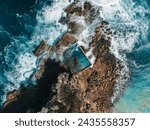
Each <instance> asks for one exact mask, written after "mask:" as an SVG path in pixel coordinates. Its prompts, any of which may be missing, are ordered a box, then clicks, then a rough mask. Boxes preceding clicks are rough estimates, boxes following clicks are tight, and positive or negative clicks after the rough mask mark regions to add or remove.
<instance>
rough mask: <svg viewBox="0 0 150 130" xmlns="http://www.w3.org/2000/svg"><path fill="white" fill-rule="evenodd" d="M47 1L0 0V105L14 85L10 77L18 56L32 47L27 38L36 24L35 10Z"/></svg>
mask: <svg viewBox="0 0 150 130" xmlns="http://www.w3.org/2000/svg"><path fill="white" fill-rule="evenodd" d="M51 3H52V2H51V0H46V1H45V0H0V105H1V102H2V101H4V100H3V99H4V98H5V95H6V93H7V92H8V91H10V90H13V89H17V87H16V84H15V82H16V81H15V80H14V81H12V80H11V77H13V76H14V75H16V73H17V67H16V65H17V64H18V56H19V55H20V54H21V53H26V52H31V51H32V50H33V49H34V46H33V47H30V46H29V43H28V41H31V40H30V39H32V38H31V37H32V35H33V33H34V30H35V27H36V25H37V19H36V16H37V12H38V11H39V10H41V8H42V7H43V6H44V5H51ZM10 72H11V73H10ZM15 72H16V73H15ZM13 73H14V75H13ZM13 78H14V79H15V76H14V77H13ZM17 78H18V77H16V79H17Z"/></svg>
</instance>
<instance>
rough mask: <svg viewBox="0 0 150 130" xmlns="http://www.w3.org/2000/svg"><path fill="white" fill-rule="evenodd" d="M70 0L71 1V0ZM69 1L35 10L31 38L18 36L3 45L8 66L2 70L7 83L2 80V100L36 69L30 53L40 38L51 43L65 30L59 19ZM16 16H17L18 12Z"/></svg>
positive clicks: (61, 1) (60, 0)
mask: <svg viewBox="0 0 150 130" xmlns="http://www.w3.org/2000/svg"><path fill="white" fill-rule="evenodd" d="M71 2H73V1H72V0H71ZM71 2H69V0H54V1H53V5H52V6H47V5H45V6H44V7H43V8H42V10H39V11H38V12H37V16H36V20H37V25H36V27H35V30H34V31H33V34H32V37H31V39H30V40H29V39H27V38H26V36H19V37H18V38H14V41H13V42H12V43H11V44H10V45H9V46H7V47H5V50H4V53H5V63H6V65H8V66H9V68H8V69H5V70H4V71H5V72H4V75H5V78H6V80H7V84H5V83H4V81H3V85H5V88H4V91H5V95H4V96H1V98H3V101H4V100H5V99H6V94H7V92H9V91H12V90H14V89H18V88H19V87H20V83H21V82H22V81H25V80H26V79H28V78H29V77H30V76H31V74H32V73H33V71H34V69H37V64H36V63H37V62H36V60H37V59H36V57H35V56H34V54H32V51H34V50H35V46H37V45H39V44H40V41H41V40H47V41H48V43H49V44H51V43H52V41H55V40H56V38H57V37H58V36H59V35H60V34H62V33H63V32H64V31H66V29H67V25H62V24H60V23H59V19H60V18H61V16H64V17H66V14H65V13H64V11H63V9H64V8H66V7H67V6H68V5H69V4H70V3H71ZM17 17H19V15H18V14H17ZM52 57H53V58H59V59H62V57H56V55H55V54H54V55H53V56H52Z"/></svg>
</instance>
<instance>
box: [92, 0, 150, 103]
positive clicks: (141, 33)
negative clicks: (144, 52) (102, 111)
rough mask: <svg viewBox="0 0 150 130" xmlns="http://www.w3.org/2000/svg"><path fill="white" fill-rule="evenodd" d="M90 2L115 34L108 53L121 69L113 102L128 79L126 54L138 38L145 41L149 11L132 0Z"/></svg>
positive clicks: (97, 0) (94, 0) (95, 0)
mask: <svg viewBox="0 0 150 130" xmlns="http://www.w3.org/2000/svg"><path fill="white" fill-rule="evenodd" d="M91 2H92V3H93V4H94V5H95V7H99V9H100V12H101V13H100V15H101V17H102V18H103V19H104V20H106V21H108V22H109V24H110V27H111V28H112V29H113V30H115V31H116V32H117V34H116V35H115V36H114V35H113V36H111V39H112V43H111V47H110V51H111V53H113V54H114V55H115V56H116V58H118V59H119V60H120V61H121V64H122V66H123V69H122V70H121V71H118V74H119V75H120V77H119V78H118V80H117V84H116V89H115V94H114V96H113V97H112V101H113V102H114V101H115V100H116V99H117V98H118V96H119V95H120V94H121V91H123V89H124V86H125V84H126V82H127V80H128V78H129V68H128V64H127V59H126V53H128V52H131V51H132V50H133V48H134V47H135V44H136V43H137V44H140V43H138V41H139V37H142V39H146V37H147V35H148V27H149V20H148V19H145V14H146V13H148V12H149V10H148V9H146V7H145V8H144V7H143V6H139V5H136V3H134V2H133V1H132V0H100V1H99V0H92V1H91ZM143 3H144V2H143ZM141 24H142V26H141Z"/></svg>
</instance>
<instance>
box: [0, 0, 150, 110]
mask: <svg viewBox="0 0 150 130" xmlns="http://www.w3.org/2000/svg"><path fill="white" fill-rule="evenodd" d="M112 1H113V0H112ZM122 1H123V2H124V3H123V4H124V5H128V4H129V6H127V7H128V8H129V9H126V11H127V12H128V11H130V10H131V13H132V12H134V13H135V14H134V15H131V16H130V15H129V17H132V21H133V24H134V26H135V28H134V27H132V26H131V27H130V26H128V28H125V29H124V28H119V27H120V26H118V24H120V25H121V24H123V22H124V21H123V20H122V19H121V18H120V17H119V19H121V20H119V19H118V20H117V18H118V16H117V15H116V16H113V17H110V18H108V20H110V21H109V22H110V24H112V26H113V27H115V28H116V29H118V31H122V30H123V32H124V33H126V32H129V33H130V32H132V31H133V32H134V33H135V32H136V31H137V32H138V33H139V34H140V36H139V37H138V41H137V42H136V43H135V44H134V46H133V48H132V49H131V51H130V52H127V51H126V50H125V51H123V52H122V53H125V55H126V59H127V63H128V65H129V68H130V74H131V75H130V80H129V82H128V86H127V89H126V91H125V94H124V95H123V97H121V98H120V100H119V101H118V102H117V103H116V104H115V108H116V110H117V111H119V112H150V0H122ZM133 3H134V4H133ZM51 4H52V1H51V0H0V104H2V102H3V101H4V99H5V97H6V93H7V92H8V91H11V90H13V89H17V88H18V86H19V85H20V83H21V80H26V78H24V79H22V78H23V77H28V76H26V75H25V76H22V73H21V72H24V71H32V69H36V65H35V62H34V61H36V59H35V57H33V55H30V53H31V52H32V51H33V50H34V49H35V47H36V46H37V45H38V43H39V42H40V40H43V39H45V40H47V39H48V38H49V36H50V35H48V34H51V33H50V32H51V31H52V30H54V27H53V26H52V24H49V22H50V21H44V20H45V19H44V18H43V16H42V15H41V12H40V11H41V9H42V8H43V7H44V6H51ZM132 4H133V6H132V7H130V5H132ZM124 5H122V6H124ZM139 6H140V8H137V7H139ZM125 7H126V6H125ZM136 8H137V10H136ZM143 8H144V9H143ZM139 9H140V10H139ZM145 10H146V11H145ZM136 25H137V26H136ZM145 28H146V29H145ZM147 28H148V29H147ZM49 30H50V31H49ZM129 47H130V44H129V45H128V44H127V45H125V46H124V48H127V50H128V49H129ZM84 59H85V58H84ZM27 60H28V61H32V62H31V63H27V66H26V61H27ZM20 62H21V63H20ZM87 64H88V63H87ZM24 69H27V70H24ZM27 75H28V74H27ZM119 87H121V86H119Z"/></svg>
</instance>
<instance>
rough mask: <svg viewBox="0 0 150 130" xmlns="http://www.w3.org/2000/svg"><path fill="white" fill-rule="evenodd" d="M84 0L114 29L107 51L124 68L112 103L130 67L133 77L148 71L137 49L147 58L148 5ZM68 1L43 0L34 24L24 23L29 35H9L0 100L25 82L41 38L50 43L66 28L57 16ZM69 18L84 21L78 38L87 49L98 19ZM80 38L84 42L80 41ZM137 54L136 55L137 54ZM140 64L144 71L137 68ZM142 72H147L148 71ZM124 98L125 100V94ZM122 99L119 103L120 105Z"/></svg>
mask: <svg viewBox="0 0 150 130" xmlns="http://www.w3.org/2000/svg"><path fill="white" fill-rule="evenodd" d="M84 1H85V0H82V1H80V2H81V4H83V3H84ZM87 1H89V2H91V3H92V4H93V5H94V7H95V8H96V9H98V10H99V12H100V14H99V15H100V17H101V18H102V19H104V20H106V21H108V22H109V27H110V28H111V29H112V31H113V32H114V35H111V39H112V44H111V47H110V51H111V53H113V54H114V55H115V56H116V58H118V59H119V60H120V61H121V65H122V66H123V69H122V70H121V71H118V73H119V75H120V77H119V78H118V80H117V84H116V89H115V94H114V96H113V97H112V102H115V101H116V100H117V99H118V98H119V97H120V95H121V94H122V92H123V91H124V87H126V86H125V84H126V83H127V82H128V80H129V78H131V77H130V76H131V75H130V70H129V67H130V69H132V71H133V73H134V74H135V75H134V74H133V76H132V77H133V79H132V80H136V78H135V77H136V76H137V75H138V76H139V75H140V74H141V73H140V72H142V74H144V72H146V70H147V69H146V67H145V66H147V65H149V61H145V60H143V61H141V59H143V57H141V59H139V57H140V56H141V55H140V52H142V54H143V55H142V56H145V57H146V58H147V57H148V56H149V55H150V53H149V49H148V46H149V44H150V42H148V41H149V40H150V39H148V37H149V36H150V34H149V30H150V29H149V25H150V22H149V21H150V13H149V12H150V9H149V5H148V4H147V1H146V0H145V1H142V0H87ZM71 2H73V0H71V1H69V0H53V1H51V2H50V4H46V3H48V2H46V3H44V2H43V1H42V2H41V4H40V5H41V6H42V8H41V9H38V10H36V11H37V12H36V25H35V26H33V25H28V24H27V25H25V28H26V29H27V30H28V31H30V30H32V34H31V37H28V36H27V35H24V34H22V35H20V36H18V37H11V38H10V39H11V40H12V42H11V44H9V45H7V46H6V47H5V49H4V51H1V52H0V55H3V56H4V57H3V60H4V61H3V62H2V64H1V68H2V69H0V71H2V72H1V73H0V74H4V75H1V76H0V86H1V88H3V91H2V92H1V93H0V94H1V96H0V97H1V98H2V101H4V100H5V98H6V93H7V92H8V91H11V90H13V89H17V88H18V87H19V86H20V83H21V82H23V81H26V79H28V78H29V77H30V75H31V74H32V73H33V72H34V70H35V69H37V63H36V57H35V56H34V55H33V54H32V53H31V52H33V51H34V49H35V47H37V46H38V45H39V42H40V41H41V40H46V41H48V43H49V44H51V45H53V44H54V43H55V40H56V38H57V37H58V36H59V35H60V34H62V33H63V32H65V31H66V30H67V25H66V24H64V25H62V24H60V23H59V19H60V17H62V16H63V17H66V14H65V13H64V11H63V9H64V8H65V7H67V6H68V5H69V4H70V3H71ZM16 17H18V18H22V17H23V18H24V17H26V18H28V17H30V16H28V15H27V14H26V15H19V14H16ZM72 20H76V21H78V20H79V21H80V23H82V24H83V27H84V28H86V29H85V31H84V32H83V33H82V35H81V36H80V37H79V38H80V41H79V44H82V45H84V46H85V48H88V47H89V45H87V44H85V43H89V42H88V41H90V39H91V34H92V35H93V33H94V31H93V30H91V27H92V28H93V27H94V29H95V27H96V25H97V20H99V19H96V20H95V23H94V25H85V23H84V19H82V18H81V17H80V18H78V17H75V18H73V19H72ZM0 30H1V28H0ZM8 34H9V33H6V36H9V35H8ZM9 37H10V36H9ZM89 38H90V39H89ZM86 40H87V41H86ZM83 41H85V42H84V43H83ZM145 50H146V51H145ZM147 50H148V51H147ZM137 55H139V57H138V56H137ZM144 59H145V58H144ZM145 62H146V63H145ZM143 66H144V69H145V71H144V70H143V71H141V70H140V69H141V68H142V67H143ZM136 68H140V69H136ZM138 70H139V71H138ZM137 72H138V73H137ZM145 75H147V73H146V74H145ZM143 80H144V79H143ZM141 81H142V79H141ZM146 81H148V79H146ZM147 83H148V82H147ZM130 86H131V87H130V88H131V89H132V86H136V84H134V85H133V84H132V85H130ZM143 88H144V87H143ZM143 91H144V90H143ZM127 92H129V93H132V92H131V91H128V89H127ZM123 100H125V98H124V97H123ZM127 101H128V100H126V102H127ZM122 102H123V101H122ZM122 102H121V103H120V102H119V103H120V104H123V103H122ZM128 103H129V102H128ZM116 106H117V107H116V109H117V110H118V111H120V109H118V106H120V105H116Z"/></svg>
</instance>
